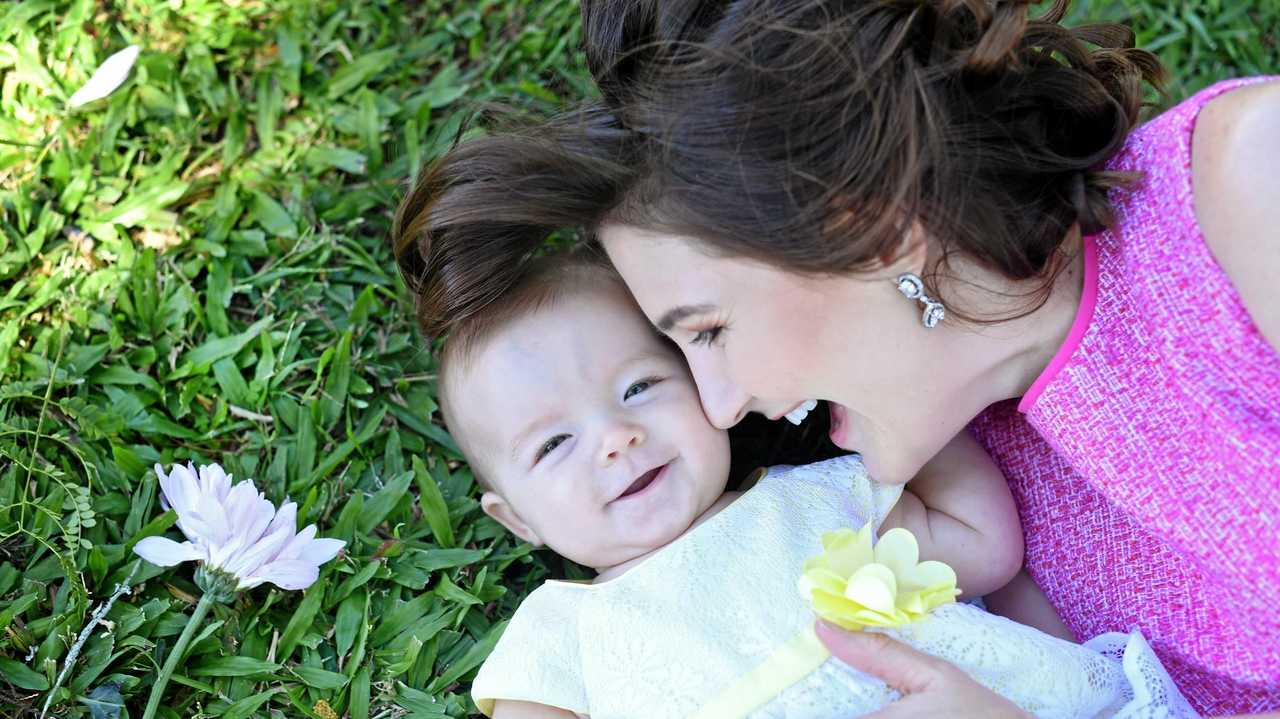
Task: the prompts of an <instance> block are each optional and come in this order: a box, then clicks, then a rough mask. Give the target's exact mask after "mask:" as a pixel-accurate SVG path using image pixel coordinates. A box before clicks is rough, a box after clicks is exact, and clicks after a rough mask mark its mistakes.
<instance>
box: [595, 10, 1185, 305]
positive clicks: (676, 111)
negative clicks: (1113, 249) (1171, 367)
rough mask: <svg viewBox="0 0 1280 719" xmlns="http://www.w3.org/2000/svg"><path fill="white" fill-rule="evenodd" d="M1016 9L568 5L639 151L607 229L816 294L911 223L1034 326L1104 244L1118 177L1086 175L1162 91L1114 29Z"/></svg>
mask: <svg viewBox="0 0 1280 719" xmlns="http://www.w3.org/2000/svg"><path fill="white" fill-rule="evenodd" d="M1029 5H1030V3H1029V2H1028V1H1027V0H732V1H729V0H674V1H673V0H584V2H583V17H584V32H585V34H586V45H587V54H588V58H589V64H590V67H591V69H592V72H593V73H594V74H595V77H596V79H597V82H598V83H599V85H600V87H601V88H602V90H603V92H604V95H605V98H606V101H607V102H609V103H610V104H611V106H612V107H613V109H614V110H615V111H616V112H617V113H618V115H619V118H620V121H621V122H622V123H623V124H624V125H626V126H627V127H629V128H631V129H632V130H634V131H636V132H638V133H641V134H643V135H645V136H646V137H647V138H650V141H651V142H652V143H653V144H654V145H655V146H654V148H653V149H651V150H650V151H649V152H648V153H646V154H647V155H648V156H650V157H653V158H655V159H654V161H653V162H652V163H651V168H650V171H649V172H647V173H645V175H644V177H642V179H641V182H640V183H639V184H638V186H637V187H636V188H635V190H634V191H632V192H629V193H628V196H627V197H626V198H625V199H626V202H624V203H623V204H622V205H621V206H620V208H619V210H620V211H618V212H615V213H614V214H613V216H612V218H613V219H617V220H620V221H624V222H627V223H630V224H636V225H640V226H649V227H651V228H660V229H666V230H668V231H672V232H675V233H679V234H683V235H688V236H692V237H695V238H697V239H698V240H701V241H702V242H703V243H705V244H706V245H708V246H709V247H710V248H711V249H714V250H716V251H718V252H719V253H723V254H727V255H731V256H745V257H749V258H753V259H758V260H761V261H764V262H766V263H768V264H770V265H772V266H775V267H778V268H781V269H784V270H790V271H793V272H797V273H820V274H821V273H833V272H834V273H851V272H858V271H860V270H866V269H869V268H871V267H874V266H875V265H877V264H878V263H880V262H883V261H885V260H888V259H892V258H894V257H896V256H897V255H898V253H899V252H901V251H902V250H904V249H905V247H904V237H905V236H906V234H907V231H908V229H909V228H911V227H912V226H913V225H915V224H916V223H919V225H920V226H921V227H922V228H923V230H924V231H925V233H926V234H927V235H928V236H929V237H930V238H932V239H933V240H934V241H935V242H936V243H937V244H938V247H939V249H940V250H941V255H940V256H941V258H942V260H943V261H942V263H941V265H940V268H945V266H946V258H947V257H948V255H949V253H951V252H956V251H958V252H960V253H962V254H963V255H964V256H966V257H968V258H971V259H973V260H975V261H977V262H979V263H981V264H983V265H985V266H987V267H989V268H991V269H994V270H996V271H998V272H1000V273H1001V274H1003V275H1004V276H1006V277H1008V278H1009V279H1014V280H1025V279H1031V278H1037V277H1040V278H1043V279H1044V280H1045V283H1044V285H1043V287H1042V288H1041V290H1042V291H1041V293H1040V294H1041V297H1040V301H1039V302H1036V303H1033V306H1032V307H1031V308H1030V309H1028V310H1027V312H1030V311H1033V310H1034V309H1035V308H1036V307H1038V306H1039V305H1040V304H1041V303H1042V302H1043V299H1044V298H1045V297H1047V294H1048V293H1047V290H1048V287H1049V285H1050V284H1051V283H1052V279H1053V272H1054V269H1055V266H1058V265H1060V264H1061V263H1055V262H1053V261H1052V260H1053V259H1054V257H1055V254H1056V253H1057V252H1058V250H1059V248H1060V247H1061V246H1062V244H1063V241H1064V239H1065V238H1066V237H1067V234H1068V231H1069V230H1070V229H1071V228H1072V226H1073V225H1075V224H1076V223H1079V226H1080V228H1081V230H1082V232H1083V233H1084V234H1091V233H1093V232H1097V231H1099V230H1101V229H1102V228H1104V227H1106V226H1108V225H1109V224H1111V223H1112V221H1113V206H1112V204H1111V202H1110V200H1109V199H1108V196H1107V193H1108V190H1110V189H1112V188H1115V187H1117V186H1121V185H1124V184H1126V183H1128V182H1131V181H1133V180H1134V179H1135V177H1134V176H1132V175H1125V174H1119V173H1109V172H1106V171H1104V169H1103V164H1104V163H1105V161H1106V160H1107V159H1108V158H1110V157H1111V156H1112V155H1113V154H1115V153H1116V152H1117V151H1118V150H1119V149H1120V147H1121V146H1122V145H1123V143H1124V141H1125V138H1126V137H1127V135H1128V133H1129V132H1130V130H1131V129H1132V128H1133V127H1134V125H1135V124H1136V123H1137V121H1138V117H1139V110H1140V108H1141V104H1142V96H1143V92H1144V83H1148V82H1150V83H1158V82H1159V81H1160V80H1161V78H1162V75H1163V70H1162V68H1161V66H1160V64H1159V61H1158V60H1157V59H1156V58H1155V56H1154V55H1152V54H1151V53H1149V52H1146V51H1144V50H1138V49H1135V48H1134V47H1133V42H1134V36H1133V33H1132V32H1131V31H1130V30H1129V29H1128V28H1127V27H1125V26H1122V25H1117V24H1101V25H1087V26H1082V27H1077V28H1067V27H1064V26H1062V25H1061V24H1060V21H1061V19H1062V18H1063V17H1064V15H1065V14H1066V11H1067V8H1068V5H1069V0H1056V1H1055V2H1054V3H1053V5H1052V7H1051V8H1049V10H1048V11H1047V12H1046V14H1045V15H1043V16H1040V17H1038V18H1031V17H1029ZM979 314H980V313H979ZM1024 314H1025V313H1024ZM958 316H961V317H963V316H965V314H964V313H959V314H958ZM971 319H973V318H971Z"/></svg>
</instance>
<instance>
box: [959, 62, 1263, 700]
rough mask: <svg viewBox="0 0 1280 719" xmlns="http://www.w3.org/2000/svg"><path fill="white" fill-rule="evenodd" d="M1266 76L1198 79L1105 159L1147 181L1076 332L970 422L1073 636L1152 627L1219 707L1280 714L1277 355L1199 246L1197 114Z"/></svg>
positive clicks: (1107, 242) (1104, 251)
mask: <svg viewBox="0 0 1280 719" xmlns="http://www.w3.org/2000/svg"><path fill="white" fill-rule="evenodd" d="M1266 79H1268V78H1251V79H1246V80H1233V81H1228V82H1224V83H1219V84H1217V85H1215V86H1213V87H1210V88H1208V89H1206V90H1204V91H1202V92H1200V93H1198V94H1197V95H1195V96H1194V97H1192V98H1190V99H1188V100H1186V101H1185V102H1183V103H1182V104H1180V105H1178V106H1176V107H1174V108H1173V109H1171V110H1169V111H1168V112H1166V113H1164V114H1162V115H1160V116H1159V117H1157V118H1155V119H1154V120H1152V121H1150V122H1148V123H1147V124H1145V125H1143V126H1142V127H1140V128H1138V129H1137V130H1136V131H1135V132H1134V133H1133V134H1132V136H1131V137H1130V138H1129V139H1128V141H1127V142H1126V144H1125V147H1124V148H1123V149H1122V151H1121V152H1120V153H1119V154H1118V155H1117V156H1116V157H1114V158H1113V159H1112V160H1111V161H1110V162H1108V168H1109V169H1112V170H1138V171H1141V172H1143V173H1144V174H1145V181H1144V182H1142V183H1141V184H1140V185H1138V186H1137V187H1136V188H1135V189H1133V190H1129V191H1125V192H1117V193H1115V194H1114V195H1113V199H1114V200H1115V202H1116V205H1117V213H1118V217H1119V223H1118V225H1117V228H1116V229H1115V230H1111V231H1107V232H1104V233H1102V234H1099V235H1096V236H1094V237H1093V238H1092V240H1093V242H1094V243H1095V248H1096V252H1097V255H1096V266H1095V268H1094V271H1095V272H1096V276H1095V277H1093V278H1092V279H1093V280H1094V281H1096V285H1097V295H1096V303H1095V304H1094V307H1093V308H1092V316H1091V317H1086V318H1084V319H1085V320H1086V322H1087V324H1085V325H1084V330H1083V332H1081V333H1080V335H1079V336H1078V337H1077V336H1075V333H1073V337H1072V339H1074V340H1077V341H1078V345H1077V346H1075V347H1074V348H1072V347H1070V346H1066V347H1064V352H1065V353H1066V356H1065V357H1062V358H1061V359H1062V360H1063V361H1061V362H1054V363H1053V364H1052V365H1051V366H1050V367H1049V368H1048V369H1047V370H1046V372H1047V373H1049V376H1046V377H1044V378H1042V380H1043V381H1041V382H1037V383H1036V385H1035V386H1036V387H1037V390H1038V391H1039V395H1038V396H1036V397H1029V398H1028V399H1029V400H1030V401H1028V402H1024V406H1023V407H1022V409H1023V410H1024V411H1025V415H1024V414H1020V413H1019V411H1018V408H1017V407H1016V406H1015V405H1014V403H1013V402H1007V403H1002V404H1000V405H996V406H994V407H992V408H991V409H989V410H988V411H987V412H986V413H984V414H983V415H982V416H981V417H979V418H978V419H977V420H975V422H974V423H973V425H972V429H973V431H974V433H975V435H976V436H977V437H978V439H979V441H980V442H982V443H983V444H984V445H985V446H986V447H987V448H988V450H989V451H990V452H991V454H992V456H993V457H995V459H996V461H997V463H998V464H1000V465H1001V468H1002V469H1003V470H1004V471H1005V473H1006V475H1007V476H1008V477H1009V479H1010V483H1011V486H1012V487H1013V491H1014V495H1015V497H1016V499H1017V501H1018V503H1019V511H1020V513H1021V515H1022V520H1023V523H1024V529H1025V532H1026V536H1027V568H1028V571H1029V572H1030V573H1031V575H1032V577H1033V578H1035V579H1036V581H1037V582H1038V583H1039V584H1040V586H1041V587H1043V588H1044V590H1045V593H1046V594H1047V595H1048V597H1049V599H1050V601H1051V602H1053V604H1054V605H1055V606H1056V607H1057V608H1058V610H1059V612H1060V613H1061V614H1062V615H1063V618H1064V620H1065V621H1066V622H1067V624H1068V626H1070V627H1071V629H1072V631H1074V632H1076V634H1077V635H1078V636H1079V637H1081V638H1087V637H1090V636H1093V635H1095V634H1098V633H1101V632H1106V631H1127V630H1131V629H1140V630H1141V631H1142V632H1143V633H1144V634H1145V635H1146V637H1147V638H1148V639H1149V640H1151V644H1152V646H1153V647H1154V648H1155V650H1156V651H1157V653H1158V654H1160V657H1161V659H1162V660H1163V661H1164V662H1165V663H1166V665H1167V667H1168V668H1169V670H1170V674H1171V675H1172V676H1173V678H1174V679H1175V681H1177V682H1178V684H1179V686H1180V687H1181V688H1182V690H1183V692H1184V693H1185V694H1186V696H1187V698H1188V699H1189V700H1190V701H1191V702H1192V703H1193V704H1194V705H1195V706H1196V707H1197V709H1198V710H1199V711H1201V712H1202V713H1205V714H1208V715H1221V714H1228V713H1245V712H1257V711H1264V710H1275V709H1280V355H1277V353H1276V352H1275V350H1274V349H1273V348H1272V347H1271V346H1270V345H1269V344H1268V343H1267V341H1266V340H1265V339H1264V338H1263V337H1262V336H1261V334H1260V333H1259V332H1258V330H1257V327H1256V326H1255V325H1254V324H1253V321H1252V320H1251V319H1250V317H1249V314H1248V312H1247V311H1246V309H1245V308H1244V306H1243V304H1242V303H1241V301H1240V297H1239V295H1238V293H1237V292H1236V291H1235V288H1234V287H1233V286H1232V285H1231V283H1230V281H1229V280H1228V279H1227V277H1226V275H1225V274H1224V273H1223V272H1222V269H1221V268H1220V267H1219V266H1218V264H1217V262H1216V261H1215V260H1214V258H1213V256H1212V254H1211V253H1210V252H1209V249H1208V247H1207V246H1206V245H1205V242H1204V237H1203V235H1202V233H1201V231H1200V227H1199V225H1198V224H1197V222H1196V219H1195V213H1194V206H1193V202H1192V188H1191V134H1192V131H1193V129H1194V126H1195V120H1196V117H1197V115H1198V113H1199V111H1200V109H1201V108H1202V107H1203V106H1204V105H1205V103H1207V102H1208V101H1209V100H1211V99H1212V98H1214V97H1216V96H1217V95H1219V94H1221V93H1223V92H1225V91H1228V90H1230V89H1233V88H1235V87H1239V86H1241V85H1243V84H1246V83H1250V82H1259V81H1263V80H1266ZM1088 309H1089V308H1088V303H1082V310H1084V311H1086V312H1087V311H1088ZM1077 324H1078V325H1079V324H1081V323H1079V322H1078V323H1077Z"/></svg>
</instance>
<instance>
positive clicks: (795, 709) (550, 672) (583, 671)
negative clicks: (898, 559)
mask: <svg viewBox="0 0 1280 719" xmlns="http://www.w3.org/2000/svg"><path fill="white" fill-rule="evenodd" d="M899 494H900V488H898V487H889V486H885V485H880V484H877V483H875V482H872V481H871V480H870V479H869V478H868V477H867V474H866V471H865V470H864V469H863V467H862V463H861V461H860V460H859V459H858V457H857V456H856V455H853V456H848V457H840V458H837V459H833V460H828V461H826V462H819V463H815V464H811V465H805V466H802V467H775V468H773V469H772V470H770V471H769V473H768V474H767V475H766V476H765V477H764V478H763V479H761V480H760V481H759V482H758V483H757V484H756V485H755V486H754V487H753V488H752V489H750V490H749V491H747V492H746V493H745V494H744V495H743V496H741V497H739V498H738V499H737V500H736V501H734V502H733V503H732V504H730V505H729V506H727V507H725V508H724V509H723V510H721V511H720V512H719V513H718V514H716V515H715V516H713V517H711V518H710V519H708V520H707V521H705V522H703V523H702V524H700V525H698V526H697V527H696V528H694V529H693V530H691V531H690V532H687V533H686V534H684V535H683V536H681V537H680V538H679V539H677V540H676V541H675V542H672V543H671V544H670V545H668V546H666V547H664V548H663V549H661V550H660V551H658V552H656V553H654V554H653V555H651V556H650V557H649V558H647V559H646V560H645V561H644V562H642V563H640V564H639V565H637V566H635V567H633V568H631V569H630V570H628V571H627V572H625V573H624V574H622V575H621V576H618V577H616V578H614V579H611V580H609V581H606V582H602V583H599V584H585V583H574V582H561V581H549V582H547V583H545V584H544V585H543V586H541V587H539V588H538V589H537V590H536V591H534V592H533V593H532V594H531V595H529V597H528V598H527V599H526V600H525V601H524V603H523V604H521V605H520V608H519V610H517V612H516V614H515V617H513V618H512V619H511V621H510V624H509V625H508V626H507V628H506V631H505V632H504V634H503V636H502V638H501V640H500V641H499V642H498V644H497V646H496V647H495V648H494V651H493V653H492V654H491V655H490V656H489V658H488V660H487V661H486V662H485V663H484V665H483V666H482V667H481V669H480V672H479V674H478V676H477V677H476V679H475V682H474V684H473V685H472V696H473V697H474V698H475V701H476V704H477V705H478V706H479V707H480V709H481V710H482V711H484V712H485V713H486V714H491V713H492V710H493V703H494V701H495V700H498V699H511V700H522V701H529V702H537V703H540V704H545V705H549V706H554V707H560V708H562V709H566V710H568V711H571V712H576V713H578V714H582V715H586V716H590V717H591V718H592V719H611V718H614V717H618V718H623V717H626V718H635V717H645V718H646V719H659V718H662V717H730V716H733V717H748V716H749V717H753V718H762V719H763V718H766V717H767V718H775V717H776V718H778V719H782V718H784V717H785V718H786V719H849V718H850V717H856V716H859V715H862V714H866V713H869V712H871V711H873V710H875V709H877V708H879V707H881V706H883V705H884V704H886V703H888V702H890V701H892V700H893V699H895V698H896V697H897V694H896V692H894V691H893V690H891V689H889V688H888V687H886V686H885V684H884V683H882V682H881V681H879V680H877V679H874V678H872V677H869V676H867V675H865V674H862V673H860V672H857V671H855V670H852V669H850V668H848V667H847V666H846V665H844V664H843V663H841V662H840V661H839V660H837V659H834V658H829V659H827V660H826V661H825V662H824V663H822V664H821V665H820V666H818V668H817V669H816V670H813V671H810V672H808V673H806V674H804V675H802V676H799V677H795V676H791V675H788V673H787V672H786V671H773V669H772V668H773V667H778V666H783V667H785V666H786V665H787V662H786V661H785V660H783V661H781V662H780V661H779V659H780V658H781V657H782V656H785V653H786V652H788V651H790V647H794V645H795V643H796V641H797V639H798V638H801V637H803V636H805V634H806V633H808V632H811V631H812V626H813V622H814V616H813V612H812V611H811V610H810V608H809V606H808V605H807V603H806V602H805V600H804V599H803V598H802V597H801V596H800V593H799V591H798V590H797V588H796V581H797V578H798V577H799V575H800V571H801V566H802V565H803V563H804V560H805V559H807V558H808V557H810V556H813V555H815V554H818V553H820V552H821V551H822V545H821V540H820V537H821V535H822V533H823V532H827V531H831V530H834V529H840V528H843V527H852V528H857V527H860V526H862V525H863V524H864V523H866V522H867V521H869V520H872V521H875V522H876V526H879V523H880V522H881V521H882V520H883V518H884V517H885V515H886V514H887V513H888V511H889V509H890V508H891V507H892V506H893V504H894V502H896V501H897V499H898V496H899ZM888 633H889V634H891V635H893V636H895V637H897V638H898V639H900V640H902V641H904V642H906V643H908V644H910V645H912V646H914V647H916V648H917V649H920V650H922V651H925V652H928V653H930V654H933V655H936V656H939V657H942V658H944V659H947V660H948V661H951V662H953V663H954V664H956V665H958V666H959V667H960V668H962V669H963V670H965V671H966V672H967V673H968V674H969V675H971V676H972V677H973V678H974V679H976V680H977V681H979V682H981V683H982V684H983V685H985V686H987V687H989V688H990V689H992V690H994V691H996V692H998V693H999V694H1001V695H1002V696H1005V697H1007V698H1008V699H1010V700H1012V701H1013V702H1015V703H1016V704H1018V705H1019V706H1021V707H1023V708H1024V709H1026V710H1028V711H1030V712H1032V713H1034V714H1035V715H1036V716H1039V717H1045V718H1050V717H1053V718H1057V717H1061V718H1063V719H1065V718H1067V717H1073V718H1077V719H1085V718H1090V717H1113V716H1114V717H1125V718H1126V719H1128V718H1137V717H1142V718H1146V717H1168V718H1170V719H1173V718H1181V717H1194V716H1196V715H1195V713H1194V712H1193V711H1192V709H1191V708H1190V706H1189V705H1188V704H1187V703H1186V701H1185V700H1184V699H1183V698H1182V696H1181V695H1180V694H1179V693H1178V692H1177V689H1176V688H1175V687H1174V685H1173V683H1172V681H1171V680H1170V679H1169V677H1168V675H1167V674H1166V673H1165V671H1164V669H1163V667H1161V665H1160V663H1159V660H1158V659H1157V658H1156V657H1155V655H1154V653H1152V651H1151V649H1150V648H1149V647H1148V646H1147V644H1146V642H1145V641H1144V640H1143V639H1142V637H1141V636H1139V635H1138V634H1136V633H1135V634H1133V635H1124V634H1107V635H1103V636H1101V637H1098V638H1096V639H1094V640H1092V641H1090V642H1088V643H1086V644H1084V645H1078V644H1072V643H1070V642H1066V641H1062V640H1060V639H1056V638H1054V637H1051V636H1049V635H1047V634H1044V633H1042V632H1040V631H1038V630H1036V629H1032V628H1030V627H1026V626H1023V625H1021V624H1016V623H1014V622H1011V621H1009V620H1007V619H1004V618H1002V617H998V616H995V615H993V614H988V613H986V612H984V611H982V610H981V609H978V608H977V607H974V606H971V605H968V604H955V605H947V606H944V607H941V608H939V609H938V610H936V611H935V612H934V613H933V614H932V615H931V616H930V617H929V618H927V619H924V620H922V621H920V622H917V623H915V624H910V625H907V626H904V627H899V628H895V629H892V630H888ZM810 636H811V635H810ZM766 662H767V663H766ZM725 707H733V708H732V709H726V708H725Z"/></svg>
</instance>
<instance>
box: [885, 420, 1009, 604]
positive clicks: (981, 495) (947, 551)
mask: <svg viewBox="0 0 1280 719" xmlns="http://www.w3.org/2000/svg"><path fill="white" fill-rule="evenodd" d="M890 527H905V528H906V529H908V530H910V531H911V533H912V534H914V535H915V537H916V541H917V542H919V544H920V556H921V557H922V558H923V559H936V560H938V561H942V562H946V563H947V564H949V565H950V566H951V568H952V569H954V570H955V571H956V578H957V583H958V584H959V586H960V589H961V590H962V591H963V592H964V596H967V597H975V596H982V595H984V594H986V593H988V592H990V591H993V590H995V589H998V588H1000V587H1003V586H1004V585H1005V584H1007V583H1008V582H1009V580H1010V579H1012V578H1013V576H1014V575H1015V574H1017V573H1018V570H1020V569H1021V568H1022V550H1023V546H1022V525H1021V523H1020V522H1019V521H1018V509H1017V507H1016V506H1015V505H1014V502H1013V495H1012V494H1011V493H1010V492H1009V484H1008V482H1007V481H1005V478H1004V475H1003V474H1002V473H1001V472H1000V470H999V468H997V467H996V465H995V462H993V461H992V460H991V457H990V456H988V455H987V452H986V450H984V449H983V448H982V446H981V445H979V444H978V442H977V440H975V439H974V438H973V437H971V436H970V435H969V433H968V432H961V433H960V434H958V435H956V437H955V438H954V439H952V440H951V442H949V443H948V444H947V446H946V447H944V448H943V449H942V451H941V452H939V453H938V455H937V456H936V457H934V458H933V459H931V460H929V463H928V464H926V465H925V466H924V468H923V469H921V470H920V473H919V474H917V475H916V478H915V479H913V480H911V481H910V482H908V483H907V486H906V488H905V489H904V490H903V492H902V499H900V500H898V503H897V504H896V505H894V508H893V510H892V511H890V512H889V516H888V517H886V518H885V522H884V525H883V527H882V529H881V532H883V531H884V530H885V529H888V528H890Z"/></svg>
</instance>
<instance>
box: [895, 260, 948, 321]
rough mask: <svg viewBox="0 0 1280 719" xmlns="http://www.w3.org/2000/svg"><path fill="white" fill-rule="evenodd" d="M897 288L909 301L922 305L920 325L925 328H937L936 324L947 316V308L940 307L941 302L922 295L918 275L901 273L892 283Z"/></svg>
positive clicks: (922, 285) (922, 291)
mask: <svg viewBox="0 0 1280 719" xmlns="http://www.w3.org/2000/svg"><path fill="white" fill-rule="evenodd" d="M894 284H895V285H897V286H898V291H899V292H901V293H902V294H903V296H904V297H906V298H907V299H909V300H918V301H919V302H920V304H922V305H924V312H923V313H922V314H921V315H920V323H921V324H923V325H924V326H925V327H927V328H929V329H932V328H934V327H937V326H938V323H939V322H941V321H942V320H943V318H944V317H946V316H947V308H946V307H943V306H942V303H941V302H938V301H937V300H935V299H933V298H932V297H930V296H929V295H926V294H925V293H924V280H922V279H920V276H919V275H916V274H913V273H911V272H903V273H902V274H900V275H898V279H897V280H895V281H894Z"/></svg>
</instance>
